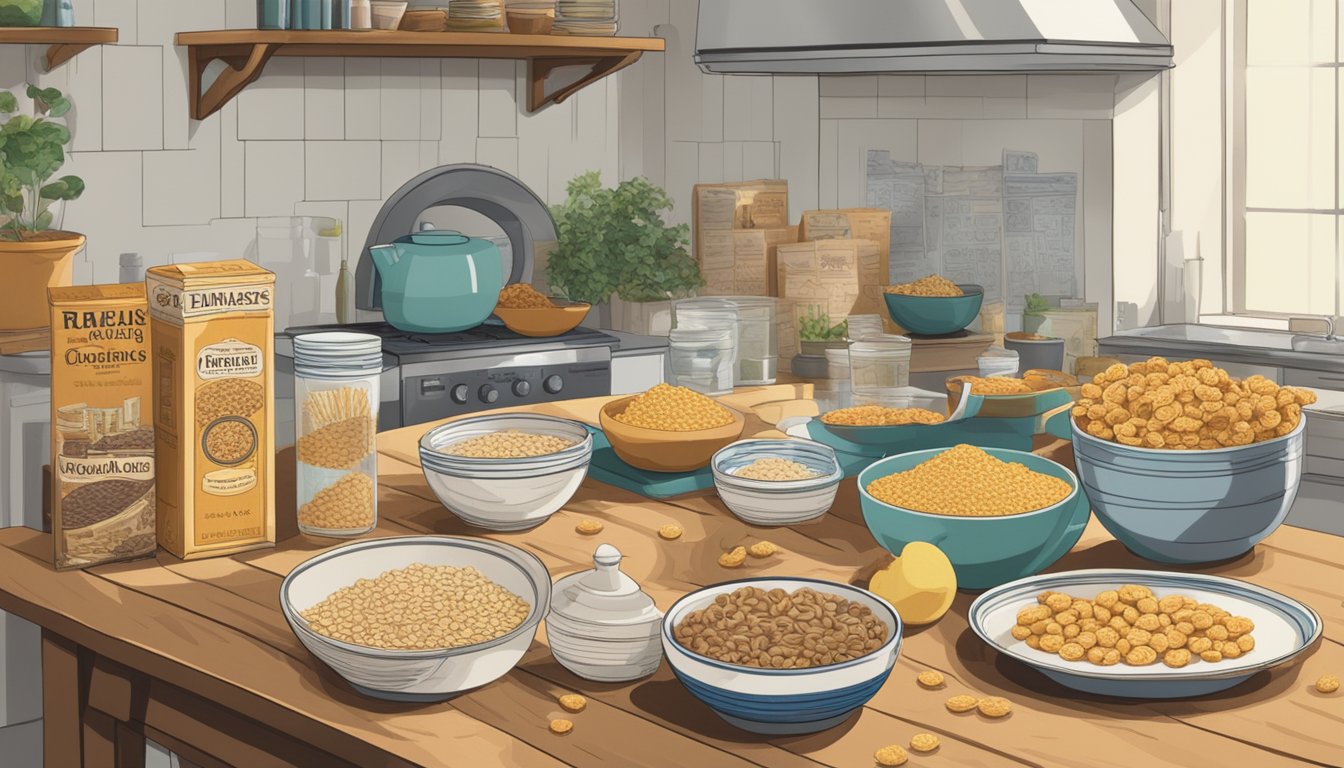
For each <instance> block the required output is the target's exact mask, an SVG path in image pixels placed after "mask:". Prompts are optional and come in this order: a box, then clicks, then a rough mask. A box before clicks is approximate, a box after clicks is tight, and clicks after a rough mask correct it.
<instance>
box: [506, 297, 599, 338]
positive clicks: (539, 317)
mask: <svg viewBox="0 0 1344 768" xmlns="http://www.w3.org/2000/svg"><path fill="white" fill-rule="evenodd" d="M551 303H552V304H554V305H555V306H553V307H540V308H537V309H517V308H509V307H499V306H496V307H495V317H498V318H499V319H500V320H501V321H502V322H503V323H504V327H505V328H508V329H509V330H510V331H513V332H514V333H518V334H522V335H523V336H533V337H538V338H540V337H547V336H559V335H560V334H562V333H568V332H570V331H572V330H574V329H575V328H577V327H578V326H579V323H582V322H583V318H585V317H587V316H588V310H589V309H592V305H591V304H584V303H583V302H581V301H565V300H564V299H551Z"/></svg>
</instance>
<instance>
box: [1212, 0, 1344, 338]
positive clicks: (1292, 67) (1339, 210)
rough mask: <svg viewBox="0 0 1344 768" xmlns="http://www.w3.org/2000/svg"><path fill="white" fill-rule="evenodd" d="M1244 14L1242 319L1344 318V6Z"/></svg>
mask: <svg viewBox="0 0 1344 768" xmlns="http://www.w3.org/2000/svg"><path fill="white" fill-rule="evenodd" d="M1232 4H1233V5H1232V10H1233V13H1234V14H1235V24H1234V26H1233V30H1234V35H1233V61H1232V68H1233V72H1232V77H1230V78H1229V84H1230V85H1231V86H1232V87H1233V88H1234V94H1233V98H1232V100H1231V102H1230V105H1231V110H1230V111H1229V113H1228V115H1229V117H1231V118H1232V119H1233V120H1234V121H1235V122H1234V129H1233V131H1234V133H1233V135H1234V140H1233V141H1232V142H1231V143H1230V145H1229V146H1231V147H1232V148H1233V149H1232V152H1233V154H1234V156H1233V157H1232V158H1231V161H1232V167H1233V172H1234V174H1235V183H1234V184H1233V185H1232V186H1231V190H1232V199H1231V200H1230V201H1229V202H1230V205H1231V208H1232V215H1233V222H1234V232H1233V233H1232V234H1233V259H1232V266H1233V269H1234V275H1233V278H1232V296H1231V298H1232V301H1233V306H1234V309H1235V311H1236V312H1237V313H1238V314H1249V315H1277V314H1295V315H1304V314H1308V315H1325V314H1331V315H1339V314H1344V307H1342V306H1341V295H1340V294H1341V289H1340V283H1341V276H1342V275H1344V267H1342V266H1341V264H1342V263H1344V262H1342V261H1341V255H1340V254H1341V236H1344V230H1342V229H1341V227H1342V226H1344V221H1342V220H1341V219H1342V218H1344V199H1341V191H1342V190H1341V184H1344V178H1341V177H1342V176H1344V171H1342V166H1344V162H1342V161H1344V157H1341V153H1340V119H1341V109H1342V108H1344V98H1342V92H1341V87H1344V82H1341V79H1340V66H1341V63H1342V62H1344V55H1342V54H1344V35H1342V34H1341V23H1342V22H1341V11H1344V8H1341V7H1340V6H1344V0H1232Z"/></svg>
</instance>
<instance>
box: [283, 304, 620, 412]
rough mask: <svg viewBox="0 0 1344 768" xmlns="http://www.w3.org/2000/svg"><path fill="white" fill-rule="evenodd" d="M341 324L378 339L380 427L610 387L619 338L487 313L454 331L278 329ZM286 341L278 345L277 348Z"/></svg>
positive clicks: (369, 326) (381, 326) (374, 326)
mask: <svg viewBox="0 0 1344 768" xmlns="http://www.w3.org/2000/svg"><path fill="white" fill-rule="evenodd" d="M332 330H341V331H348V332H353V333H368V334H372V335H374V336H378V337H380V338H381V339H382V340H383V369H384V370H383V378H382V382H383V392H382V398H381V399H382V404H381V407H380V410H379V418H378V426H379V429H395V428H397V427H403V426H410V425H412V424H422V423H424V422H427V421H434V420H437V419H442V418H445V417H448V416H457V415H460V414H464V413H472V412H475V411H483V410H488V409H491V408H503V407H506V406H511V405H525V404H528V405H530V404H535V403H545V402H552V401H556V400H571V399H574V398H580V397H601V396H603V395H609V394H611V355H612V351H613V350H614V349H615V348H616V347H617V346H619V344H620V342H619V341H618V340H617V339H616V338H615V337H612V336H609V335H607V334H605V333H602V332H601V331H596V330H592V329H589V328H577V329H575V330H573V331H570V332H569V333H566V334H563V335H561V336H555V337H552V338H531V337H528V336H522V335H520V334H517V333H514V332H513V331H510V330H509V329H507V328H505V327H504V326H503V325H501V324H499V323H498V321H495V320H493V319H491V320H489V321H486V322H485V323H484V324H482V325H479V326H477V327H475V328H472V329H470V330H467V331H461V332H458V333H442V334H430V333H414V332H408V331H401V330H397V329H396V328H393V327H392V326H390V325H388V324H386V323H355V324H349V325H318V326H308V327H302V328H289V329H287V330H286V331H285V332H284V334H283V335H284V336H285V337H288V338H291V339H292V338H293V337H294V336H298V335H301V334H305V333H318V332H321V331H332ZM287 346H288V345H281V348H284V347H287Z"/></svg>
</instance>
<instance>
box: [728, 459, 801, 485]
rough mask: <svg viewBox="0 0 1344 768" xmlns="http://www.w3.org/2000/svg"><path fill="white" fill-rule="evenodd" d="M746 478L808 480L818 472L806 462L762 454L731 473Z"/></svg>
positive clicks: (779, 480) (780, 480)
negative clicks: (801, 462)
mask: <svg viewBox="0 0 1344 768" xmlns="http://www.w3.org/2000/svg"><path fill="white" fill-rule="evenodd" d="M733 474H734V475H736V476H737V477H743V478H746V479H748V480H770V481H777V482H783V481H788V480H810V479H812V478H814V477H817V476H818V475H819V474H820V473H818V472H815V471H813V470H812V468H811V467H809V466H807V465H806V464H800V463H798V462H796V461H792V460H790V459H784V458H780V457H778V456H764V457H762V458H759V459H756V460H755V461H753V462H751V463H750V464H748V465H746V466H744V467H742V468H741V469H739V470H737V471H736V472H734V473H733Z"/></svg>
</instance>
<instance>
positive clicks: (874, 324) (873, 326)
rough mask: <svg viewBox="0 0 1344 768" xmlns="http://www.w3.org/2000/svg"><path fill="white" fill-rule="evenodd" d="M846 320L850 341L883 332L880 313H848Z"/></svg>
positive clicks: (860, 339)
mask: <svg viewBox="0 0 1344 768" xmlns="http://www.w3.org/2000/svg"><path fill="white" fill-rule="evenodd" d="M846 322H847V323H848V325H847V327H848V329H849V333H848V335H849V340H850V341H863V339H864V337H865V336H881V335H883V334H884V333H885V331H884V330H883V326H882V316H881V315H850V316H849V317H848V318H846Z"/></svg>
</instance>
